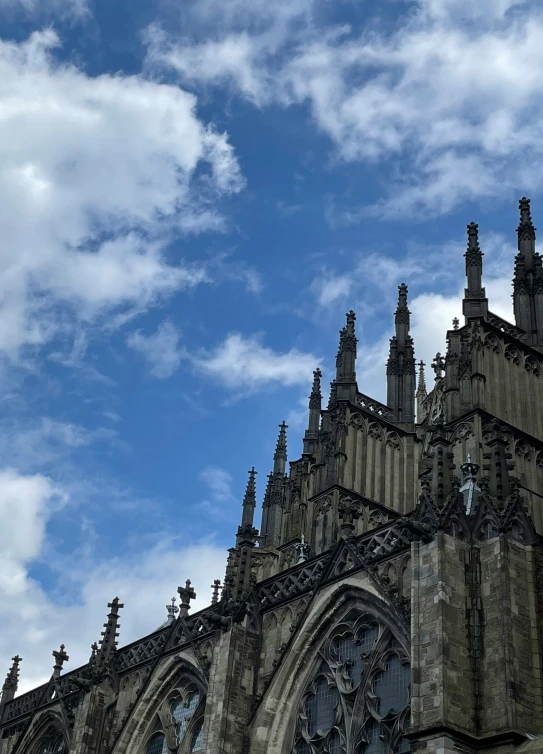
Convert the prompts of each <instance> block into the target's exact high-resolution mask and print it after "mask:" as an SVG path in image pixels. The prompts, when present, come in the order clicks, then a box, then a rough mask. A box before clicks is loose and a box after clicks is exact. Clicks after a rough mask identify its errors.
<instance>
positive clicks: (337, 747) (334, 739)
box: [328, 731, 341, 754]
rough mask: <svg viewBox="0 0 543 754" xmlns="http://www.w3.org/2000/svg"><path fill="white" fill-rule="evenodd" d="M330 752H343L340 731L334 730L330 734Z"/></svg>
mask: <svg viewBox="0 0 543 754" xmlns="http://www.w3.org/2000/svg"><path fill="white" fill-rule="evenodd" d="M328 754H341V741H340V738H339V733H337V731H334V733H332V735H331V736H330V742H329V743H328Z"/></svg>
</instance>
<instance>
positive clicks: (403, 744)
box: [394, 738, 411, 754]
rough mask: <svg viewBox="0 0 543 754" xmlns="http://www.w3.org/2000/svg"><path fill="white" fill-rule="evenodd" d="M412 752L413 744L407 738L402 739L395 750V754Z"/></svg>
mask: <svg viewBox="0 0 543 754" xmlns="http://www.w3.org/2000/svg"><path fill="white" fill-rule="evenodd" d="M410 751H411V744H410V742H409V741H408V740H407V738H400V740H399V741H398V743H397V744H396V748H395V749H394V754H408V752H410Z"/></svg>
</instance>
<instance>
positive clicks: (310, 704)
mask: <svg viewBox="0 0 543 754" xmlns="http://www.w3.org/2000/svg"><path fill="white" fill-rule="evenodd" d="M319 657H320V664H319V665H318V666H317V668H316V670H315V673H314V675H313V677H312V679H311V681H310V682H309V684H308V685H307V686H306V689H305V691H304V693H303V695H302V698H301V700H300V705H299V709H298V717H297V721H296V732H295V739H294V748H293V749H292V754H404V753H405V754H407V752H409V751H410V746H409V741H408V740H407V738H405V733H406V730H407V726H408V721H409V701H410V697H409V688H410V667H409V654H408V652H407V650H406V648H405V647H404V646H403V644H402V643H401V642H400V641H398V639H397V638H396V637H395V636H394V635H393V634H392V631H391V630H390V629H389V628H388V627H387V626H385V625H384V624H383V623H381V622H380V621H379V620H378V619H377V618H376V617H375V616H374V615H370V614H365V615H362V616H358V617H355V618H354V619H353V620H351V621H349V622H343V623H341V624H339V625H338V626H336V628H335V629H334V630H333V631H332V632H331V633H330V635H329V636H328V638H327V639H326V641H325V642H324V643H323V645H322V647H321V649H320V652H319Z"/></svg>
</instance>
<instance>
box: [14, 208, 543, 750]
mask: <svg viewBox="0 0 543 754" xmlns="http://www.w3.org/2000/svg"><path fill="white" fill-rule="evenodd" d="M482 258H483V254H482V251H481V249H480V247H479V241H478V229H477V225H476V224H475V223H471V224H470V225H469V226H468V244H467V251H466V253H465V262H466V276H467V283H466V289H465V295H464V299H463V315H464V323H463V324H461V323H460V321H459V320H458V319H455V320H454V321H453V323H452V326H451V329H450V330H448V332H447V334H446V340H447V349H446V353H445V354H444V355H443V356H442V355H441V354H437V355H436V358H435V361H434V363H433V364H432V367H433V371H434V373H435V378H433V384H432V385H428V387H427V385H426V380H425V375H424V366H423V365H422V364H420V365H419V367H417V365H416V362H415V353H414V344H413V340H412V338H411V335H410V314H409V308H408V297H407V294H408V291H407V286H406V285H405V284H402V285H400V287H399V295H398V306H397V309H396V314H395V334H394V335H393V337H392V338H391V340H390V356H389V359H388V362H387V365H386V375H387V392H388V397H387V404H386V405H385V404H382V403H380V402H379V401H376V400H373V399H372V398H370V397H368V396H366V395H364V394H363V393H361V392H360V391H359V390H358V385H357V381H356V372H355V363H356V349H357V339H356V335H355V314H354V312H352V311H351V312H349V313H348V314H347V321H346V324H345V326H344V327H343V329H342V330H341V332H340V340H339V350H338V354H337V361H336V377H335V379H334V381H333V382H332V385H331V391H330V397H329V400H328V404H327V406H326V407H325V408H323V406H322V405H321V401H322V396H321V374H320V372H319V370H316V371H315V373H314V380H313V388H312V391H311V396H310V398H309V420H308V425H307V431H306V432H305V437H304V440H303V450H302V454H301V456H300V457H299V458H298V459H296V460H294V461H291V462H290V464H289V465H288V467H287V440H286V432H287V427H286V425H285V424H284V423H283V424H282V425H281V427H280V430H279V439H278V441H277V449H276V452H275V457H274V464H273V471H272V473H271V474H270V475H269V477H268V484H267V489H266V494H265V497H264V502H263V512H262V523H261V528H260V532H259V531H258V530H257V529H256V528H255V527H254V523H253V521H254V514H255V507H256V496H255V471H254V469H253V470H251V472H250V473H249V480H248V484H247V489H246V493H245V497H244V500H243V505H242V515H241V523H240V526H239V528H238V531H237V535H236V541H235V546H234V547H232V548H231V550H230V552H229V556H228V563H227V566H226V574H225V578H224V583H223V584H222V585H221V584H220V582H216V584H215V590H214V593H213V597H212V600H211V604H210V605H209V607H206V608H205V609H204V610H201V611H200V612H197V613H191V610H190V608H191V600H192V599H193V598H194V597H195V594H194V590H193V589H192V587H191V584H190V581H187V583H186V584H185V586H182V587H180V588H179V590H178V591H179V595H180V607H179V608H177V607H175V606H174V605H173V604H172V606H171V607H170V611H169V612H170V614H169V617H168V620H167V621H166V623H165V624H164V625H163V626H162V627H161V628H159V629H158V630H157V631H155V632H154V633H152V634H150V635H148V636H145V637H143V638H142V639H140V640H138V641H136V642H133V643H132V644H129V645H127V646H124V647H120V648H118V647H117V636H118V630H117V629H118V619H119V611H120V610H121V609H122V607H123V605H122V604H121V603H120V602H119V599H118V598H115V599H113V600H112V602H111V603H110V604H109V605H108V607H109V614H108V616H107V621H106V623H105V624H104V630H103V632H102V637H103V638H102V639H101V641H100V643H99V644H94V645H93V647H92V653H91V656H90V658H89V661H88V663H87V664H86V665H85V666H83V667H80V668H77V669H75V670H71V671H69V672H63V663H64V661H65V660H66V659H67V654H66V651H65V648H64V647H63V646H61V647H60V650H58V651H55V652H54V653H53V655H54V663H55V664H54V669H53V674H52V676H51V679H50V680H49V682H48V683H46V684H45V685H43V686H41V687H40V688H37V689H34V690H33V691H30V692H28V693H25V694H22V695H19V696H17V695H16V692H17V684H18V677H19V663H20V658H19V657H18V656H16V657H14V659H13V665H12V667H11V669H10V670H9V672H8V674H7V677H6V680H5V682H4V685H3V687H2V697H1V701H0V731H1V737H0V754H68V753H70V754H168V752H169V753H170V754H173V753H174V752H175V753H177V754H189V753H192V754H196V753H198V754H404V753H405V754H407V752H415V751H417V752H421V753H422V754H453V752H462V753H463V754H476V752H481V751H485V752H489V754H510V753H511V752H518V754H540V753H541V752H543V688H542V681H543V667H542V659H543V537H542V535H543V265H542V258H541V256H540V255H539V254H538V253H537V252H536V250H535V228H534V226H533V223H532V218H531V214H530V202H529V200H528V199H525V198H523V199H521V200H520V224H519V226H518V254H517V256H516V258H515V268H514V278H513V302H514V314H515V324H514V325H513V324H511V323H510V322H507V321H505V320H503V319H501V317H499V316H497V315H496V314H493V313H492V311H491V310H490V309H489V302H488V299H487V297H486V293H485V289H484V287H483V281H482ZM417 373H418V379H417Z"/></svg>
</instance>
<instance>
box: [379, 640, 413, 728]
mask: <svg viewBox="0 0 543 754" xmlns="http://www.w3.org/2000/svg"><path fill="white" fill-rule="evenodd" d="M408 690H409V667H408V666H407V665H402V663H401V662H400V659H399V657H397V656H395V655H394V656H393V657H390V658H389V659H388V660H387V663H386V666H385V669H384V670H383V671H381V673H378V675H376V676H375V680H374V682H373V693H374V694H375V696H376V697H378V699H377V702H376V703H377V709H378V710H379V714H380V715H381V716H382V717H385V715H387V714H388V713H389V712H390V710H394V711H395V712H400V711H401V710H402V709H403V708H404V707H405V705H406V704H407V702H408V698H409V697H408Z"/></svg>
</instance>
